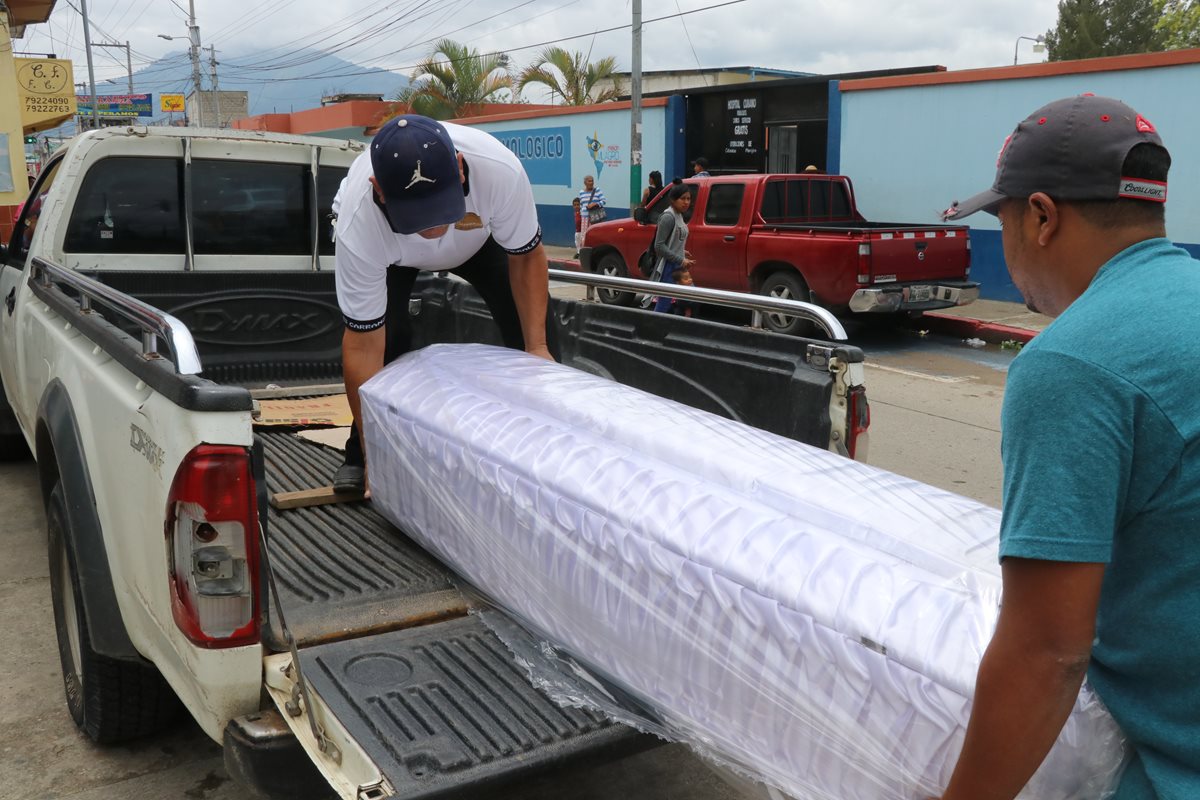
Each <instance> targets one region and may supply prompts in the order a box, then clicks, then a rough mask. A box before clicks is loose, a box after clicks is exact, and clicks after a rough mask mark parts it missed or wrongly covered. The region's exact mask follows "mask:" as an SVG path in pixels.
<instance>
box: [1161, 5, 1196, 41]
mask: <svg viewBox="0 0 1200 800" xmlns="http://www.w3.org/2000/svg"><path fill="white" fill-rule="evenodd" d="M1158 31H1159V33H1160V34H1161V35H1162V37H1163V45H1164V47H1166V48H1167V49H1169V50H1173V49H1175V48H1180V47H1200V2H1197V0H1164V2H1163V10H1162V16H1161V17H1159V20H1158Z"/></svg>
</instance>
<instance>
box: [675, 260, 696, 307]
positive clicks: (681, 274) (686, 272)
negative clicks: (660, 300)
mask: <svg viewBox="0 0 1200 800" xmlns="http://www.w3.org/2000/svg"><path fill="white" fill-rule="evenodd" d="M675 282H676V283H678V284H679V285H680V286H695V285H696V284H695V282H694V281H693V280H692V271H691V270H690V269H688V268H687V267H683V268H681V269H678V270H676V271H675ZM694 308H695V304H694V303H692V302H691V301H690V300H678V299H676V300H672V301H671V313H672V314H678V315H679V316H681V317H690V316H691V315H692V311H693V309H694Z"/></svg>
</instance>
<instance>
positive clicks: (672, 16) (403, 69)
mask: <svg viewBox="0 0 1200 800" xmlns="http://www.w3.org/2000/svg"><path fill="white" fill-rule="evenodd" d="M744 2H746V0H726V2H724V3H714V4H713V5H709V6H703V7H701V8H695V9H692V10H690V11H680V12H679V13H677V14H667V15H665V16H662V17H655V18H653V19H648V20H643V21H642V26H643V27H644V26H646V25H649V24H651V23H654V22H663V21H665V20H669V19H676V18H679V17H685V16H690V15H692V14H699V13H700V12H702V11H711V10H713V9H716V8H724V7H726V6H733V5H738V4H740V3H744ZM630 27H632V23H628V24H625V25H614V26H612V27H610V28H600V29H598V30H595V31H589V32H587V33H577V34H574V35H572V36H562V37H559V38H557V39H548V40H546V41H544V42H537V43H535V44H527V45H522V46H520V47H509V48H505V49H504V50H495V51H492V52H488V53H481V54H480V56H481V57H488V56H498V55H501V54H503V53H517V52H520V51H522V50H533V49H535V48H538V47H546V46H547V45H552V44H559V43H561V42H569V41H573V40H575V39H586V38H588V37H589V36H595V35H597V34H600V33H612V32H614V31H622V30H626V29H628V28H630ZM401 52H404V50H397V51H394V52H392V53H387V54H385V55H384V56H380V58H386V57H387V56H389V55H395V54H397V53H401ZM426 63H429V64H433V65H440V66H445V65H449V64H451V63H453V62H451V61H447V60H443V61H433V62H426ZM418 66H421V64H410V65H407V66H401V67H379V68H375V69H370V70H355V71H353V72H342V73H336V74H332V75H331V74H323V75H322V74H315V75H300V76H295V77H290V78H264V79H262V80H261V81H254V80H253V79H248V78H243V79H242V83H255V82H259V83H270V82H272V81H301V80H311V79H313V78H351V77H355V76H358V75H369V74H373V73H377V72H380V71H384V72H409V71H412V70H414V69H416V68H417V67H418Z"/></svg>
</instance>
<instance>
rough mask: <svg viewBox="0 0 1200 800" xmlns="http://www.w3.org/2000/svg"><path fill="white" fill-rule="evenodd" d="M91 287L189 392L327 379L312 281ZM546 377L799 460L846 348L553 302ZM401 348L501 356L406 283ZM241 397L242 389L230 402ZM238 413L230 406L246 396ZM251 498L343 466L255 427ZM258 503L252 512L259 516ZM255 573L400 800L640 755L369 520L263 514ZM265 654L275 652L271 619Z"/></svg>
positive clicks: (467, 322) (330, 452) (336, 510)
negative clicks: (191, 358) (736, 433)
mask: <svg viewBox="0 0 1200 800" xmlns="http://www.w3.org/2000/svg"><path fill="white" fill-rule="evenodd" d="M95 276H96V277H97V278H98V279H100V280H101V281H103V282H104V283H106V284H108V285H109V286H111V287H113V288H116V289H118V290H120V291H123V292H126V293H128V294H131V295H133V296H135V297H138V298H140V299H142V300H144V301H146V302H148V303H150V304H152V305H154V306H156V307H158V308H161V309H163V310H165V311H167V312H168V313H170V314H173V315H174V316H176V317H178V318H179V319H181V320H182V321H183V322H184V323H185V324H187V325H188V327H189V328H190V329H191V330H192V332H193V335H194V336H195V340H196V342H197V345H198V347H199V348H200V355H201V360H202V363H203V365H204V373H203V377H205V378H208V379H210V380H212V381H215V382H217V383H220V384H223V385H225V386H230V387H232V386H240V387H245V386H248V385H262V384H264V383H267V382H277V383H287V384H302V383H320V382H335V381H338V380H340V379H341V378H340V372H341V369H340V367H341V365H340V340H341V331H342V320H341V315H340V312H339V311H338V309H337V305H336V300H335V297H334V289H333V275H332V274H330V273H321V272H313V273H230V272H225V273H204V272H192V273H182V272H154V273H146V272H101V273H97V274H96V275H95ZM550 310H551V313H550V319H549V322H548V324H549V338H550V342H551V349H552V351H553V352H555V354H556V355H557V357H558V358H559V360H560V361H562V362H563V363H565V364H569V365H571V366H574V367H577V368H579V369H582V370H585V371H588V372H592V373H594V374H599V375H603V376H605V377H609V378H612V379H614V380H617V381H620V382H622V383H626V384H629V385H632V386H636V387H638V388H642V389H645V390H646V391H649V392H652V393H655V394H659V395H662V396H665V397H669V398H672V399H675V400H678V401H680V402H683V403H686V404H688V405H692V406H696V407H698V408H702V409H705V410H709V411H712V412H714V413H717V414H721V415H723V416H726V417H731V418H734V419H739V420H742V421H744V422H747V423H749V424H751V425H755V426H757V427H760V428H764V429H766V430H770V431H773V432H775V433H779V434H781V435H784V436H787V437H790V438H793V439H797V440H799V441H802V442H806V443H810V444H814V445H817V446H822V447H824V446H827V445H828V443H829V441H830V435H831V422H830V418H829V414H828V409H829V407H830V401H831V397H832V392H833V381H832V378H831V376H830V373H829V362H830V360H831V359H834V358H837V359H840V360H842V361H843V362H847V363H855V362H861V361H862V358H863V355H862V352H861V351H860V350H858V349H857V348H854V347H849V346H844V345H830V344H829V343H826V342H813V341H808V340H805V339H801V338H797V337H790V336H780V335H776V334H766V333H762V332H760V331H750V330H745V329H740V328H736V327H731V326H726V325H722V324H720V323H715V322H708V321H703V320H693V319H686V318H682V317H676V316H673V315H666V314H653V313H649V312H644V311H640V310H633V309H625V308H617V307H613V306H606V305H599V304H595V303H580V302H573V301H567V300H562V299H554V300H553V301H552V304H551V309H550ZM410 313H411V314H413V315H414V316H415V317H417V324H416V325H415V326H414V328H415V335H414V343H413V344H414V346H415V347H421V346H424V345H427V344H430V343H433V342H485V343H491V344H499V341H498V331H497V330H496V328H495V325H494V323H493V322H492V321H491V319H490V314H489V313H488V310H487V307H486V305H485V304H484V303H483V302H482V300H481V299H480V298H479V296H478V295H477V294H476V293H475V292H474V290H473V289H472V288H471V287H470V286H469V285H467V284H464V283H461V282H457V281H454V280H451V279H449V278H446V277H439V276H434V275H427V276H423V277H422V278H421V279H420V280H419V282H418V284H417V289H416V291H415V292H414V295H413V303H412V304H411V305H410ZM241 391H246V390H245V389H242V390H241ZM247 399H248V398H247ZM255 437H256V440H257V442H258V443H259V444H260V445H261V448H262V454H263V456H262V463H263V469H264V477H265V481H264V483H265V490H266V491H267V492H270V493H277V492H281V491H297V490H302V489H310V488H315V487H318V486H325V485H329V484H330V483H331V480H332V476H333V473H334V471H335V470H336V468H337V466H338V465H339V464H340V463H341V458H342V456H341V453H340V452H339V451H336V450H334V449H331V448H328V447H325V446H323V445H320V444H317V443H315V442H310V441H308V440H305V439H301V438H299V437H297V436H295V435H294V433H293V432H290V431H281V430H275V429H270V430H268V429H258V430H256V434H255ZM264 505H265V504H263V503H260V507H263V506H264ZM265 523H266V524H265V526H264V527H265V529H266V535H267V547H268V555H269V561H270V566H271V569H272V573H273V575H274V576H275V579H276V580H275V582H276V585H277V586H278V588H279V591H280V595H281V597H280V599H281V601H282V606H283V610H284V614H285V616H286V620H287V625H288V629H289V631H290V632H291V633H292V634H293V636H294V637H295V639H296V640H297V642H298V645H299V647H300V660H301V666H302V668H303V672H304V674H305V677H306V680H308V681H309V682H310V684H311V686H312V688H313V690H314V692H315V694H316V696H318V697H320V698H321V699H322V700H323V701H324V702H325V703H326V704H327V705H328V707H329V709H330V710H331V711H332V712H333V713H334V715H335V716H336V718H337V720H338V722H340V723H341V725H342V726H343V727H344V728H346V729H347V733H348V734H349V735H350V739H351V740H352V741H354V742H356V743H357V744H358V745H359V746H360V747H361V748H362V749H363V750H364V752H365V753H366V755H367V756H368V757H369V759H370V760H371V762H373V763H374V764H375V765H376V766H377V767H378V768H379V769H380V770H381V771H382V773H383V774H384V775H385V776H386V778H387V780H388V781H389V782H390V783H391V784H392V786H393V787H394V788H395V789H396V791H397V794H398V796H403V797H408V798H426V797H444V796H451V795H453V794H455V793H456V792H458V791H459V790H462V789H468V790H469V791H471V792H473V793H478V792H479V791H480V788H481V784H482V783H483V782H484V781H503V780H507V779H514V778H519V777H521V776H525V775H528V774H529V773H530V772H531V771H535V770H540V769H546V768H550V767H554V766H558V765H561V764H565V763H568V762H575V761H578V760H603V759H609V758H612V757H613V755H614V754H617V753H624V752H632V751H634V750H637V749H640V748H645V747H649V746H653V745H654V744H655V743H656V742H657V741H658V740H656V739H654V738H652V737H648V736H644V735H642V734H638V733H636V732H634V731H633V730H632V729H629V728H626V727H624V726H620V725H615V724H611V723H609V722H607V721H606V720H605V719H603V718H602V717H600V716H598V715H596V714H594V713H590V712H585V711H580V710H570V709H561V708H559V707H558V706H557V705H556V704H555V703H553V702H552V701H551V700H550V699H549V698H548V697H546V696H545V695H543V694H542V693H541V692H540V691H539V690H536V689H534V688H533V686H532V685H531V684H530V683H529V681H528V679H527V678H526V677H525V675H524V674H523V672H522V671H521V670H520V668H518V667H517V666H516V665H515V664H514V663H513V660H512V658H511V656H510V655H509V654H508V651H507V649H506V647H505V646H504V645H503V644H502V643H501V642H500V640H499V639H498V638H497V637H495V636H494V635H493V634H492V633H491V632H490V631H488V630H487V629H486V628H485V627H483V625H482V623H481V622H479V620H478V619H477V618H474V617H471V616H469V615H468V612H467V607H466V601H465V599H464V597H463V595H462V594H461V593H460V592H459V591H458V589H457V588H456V587H455V577H454V576H453V575H452V574H451V573H450V571H449V570H448V569H447V568H446V567H445V566H443V565H441V564H440V563H439V562H438V561H436V560H435V559H433V558H432V557H431V556H429V555H428V554H427V553H425V552H424V551H423V550H421V549H420V548H419V547H417V546H416V545H415V544H414V543H413V542H412V541H411V540H409V539H408V537H406V536H405V535H404V534H403V533H402V532H401V531H399V530H397V529H396V528H395V527H393V526H392V525H391V524H390V523H388V522H387V521H386V520H384V519H383V518H382V517H381V516H380V515H379V514H377V513H376V512H375V511H374V510H373V509H372V508H371V505H370V503H342V504H336V505H329V506H317V507H310V508H302V509H290V510H285V511H279V510H277V509H274V508H267V509H266V514H265ZM263 613H264V617H265V620H264V623H265V624H264V626H263V630H264V636H263V639H264V645H265V646H266V648H267V649H268V650H269V651H274V652H284V651H285V650H286V645H285V642H284V636H283V634H282V628H281V625H280V621H279V620H278V619H277V618H276V617H277V616H278V615H277V614H276V613H275V609H274V608H273V607H271V608H264V611H263Z"/></svg>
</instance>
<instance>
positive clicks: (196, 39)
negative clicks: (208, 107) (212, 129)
mask: <svg viewBox="0 0 1200 800" xmlns="http://www.w3.org/2000/svg"><path fill="white" fill-rule="evenodd" d="M158 38H160V39H166V40H167V41H168V42H170V41H173V40H175V39H182V38H184V37H182V36H167V35H166V34H165V33H160V34H158ZM187 40H188V45H189V47H188V54H189V55H190V56H191V57H192V83H193V84H194V85H195V87H196V125H197V126H198V127H204V119H203V117H204V113H203V109H204V101H203V98H202V97H201V86H200V27H199V26H198V25H197V24H196V0H188V35H187Z"/></svg>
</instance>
